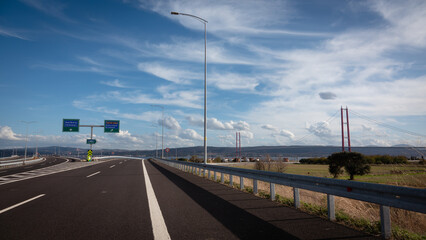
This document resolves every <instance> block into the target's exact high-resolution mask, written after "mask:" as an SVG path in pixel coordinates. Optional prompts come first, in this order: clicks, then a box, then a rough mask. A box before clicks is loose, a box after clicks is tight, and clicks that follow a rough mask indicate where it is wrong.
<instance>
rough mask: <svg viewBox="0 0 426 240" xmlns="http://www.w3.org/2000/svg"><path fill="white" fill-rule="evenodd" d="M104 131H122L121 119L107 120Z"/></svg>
mask: <svg viewBox="0 0 426 240" xmlns="http://www.w3.org/2000/svg"><path fill="white" fill-rule="evenodd" d="M104 132H106V133H118V132H120V121H119V120H105V124H104Z"/></svg>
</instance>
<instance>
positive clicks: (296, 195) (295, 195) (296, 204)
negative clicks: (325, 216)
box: [293, 188, 300, 208]
mask: <svg viewBox="0 0 426 240" xmlns="http://www.w3.org/2000/svg"><path fill="white" fill-rule="evenodd" d="M293 199H294V207H295V208H300V194H299V189H298V188H293Z"/></svg>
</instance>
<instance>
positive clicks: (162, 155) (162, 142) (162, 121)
mask: <svg viewBox="0 0 426 240" xmlns="http://www.w3.org/2000/svg"><path fill="white" fill-rule="evenodd" d="M151 106H152V107H159V108H161V159H163V158H164V107H163V106H161V105H151Z"/></svg>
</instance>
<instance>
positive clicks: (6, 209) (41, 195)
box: [0, 194, 46, 214]
mask: <svg viewBox="0 0 426 240" xmlns="http://www.w3.org/2000/svg"><path fill="white" fill-rule="evenodd" d="M44 195H46V194H40V195H38V196H36V197H33V198H30V199H28V200H25V201H23V202H20V203H17V204H15V205H13V206H10V207H8V208H5V209H3V210H0V214H2V213H4V212H7V211H9V210H11V209H14V208H16V207H19V206H21V205H23V204H25V203H28V202H31V201H33V200H36V199H37V198H41V197H43V196H44Z"/></svg>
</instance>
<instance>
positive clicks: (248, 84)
mask: <svg viewBox="0 0 426 240" xmlns="http://www.w3.org/2000/svg"><path fill="white" fill-rule="evenodd" d="M209 83H212V84H214V85H216V87H218V88H219V89H223V90H251V91H254V90H255V88H256V87H257V86H258V85H259V80H257V78H256V77H251V76H244V75H242V74H237V73H218V72H214V73H213V74H212V75H211V76H209Z"/></svg>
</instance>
